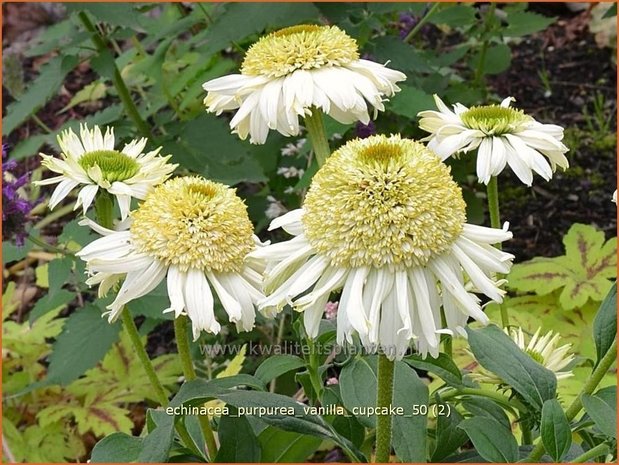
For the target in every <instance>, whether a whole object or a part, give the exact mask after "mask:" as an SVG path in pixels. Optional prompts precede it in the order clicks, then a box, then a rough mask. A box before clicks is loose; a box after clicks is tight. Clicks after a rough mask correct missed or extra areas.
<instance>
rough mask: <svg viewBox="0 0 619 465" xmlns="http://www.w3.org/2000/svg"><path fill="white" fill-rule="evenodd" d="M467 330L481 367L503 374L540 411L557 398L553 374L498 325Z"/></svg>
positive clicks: (507, 381)
mask: <svg viewBox="0 0 619 465" xmlns="http://www.w3.org/2000/svg"><path fill="white" fill-rule="evenodd" d="M466 331H467V333H468V336H469V344H470V346H471V350H472V351H473V354H474V355H475V358H476V359H477V361H478V362H479V363H480V364H481V366H483V367H484V368H486V369H487V370H490V371H491V372H492V373H495V374H496V375H498V376H500V377H501V378H502V379H503V380H504V381H505V382H506V383H507V384H509V385H510V386H512V387H513V388H514V389H515V390H516V391H518V393H519V394H520V395H521V396H522V397H523V398H524V399H525V400H526V401H527V402H528V403H529V404H531V405H532V406H533V407H535V408H537V409H538V410H541V409H542V405H543V403H544V401H546V400H548V399H554V398H555V393H556V390H557V378H556V377H555V375H554V373H553V372H552V371H550V370H547V369H546V368H544V367H543V366H542V365H540V364H539V363H537V362H536V361H534V360H533V359H532V358H531V357H530V356H529V355H527V354H525V353H524V352H522V351H521V350H520V348H519V347H518V346H517V345H516V344H515V343H514V341H512V340H511V338H510V337H509V336H507V334H505V333H504V332H503V331H501V329H499V328H498V327H497V326H496V325H490V326H487V327H485V328H481V329H476V330H475V329H471V328H467V330H466Z"/></svg>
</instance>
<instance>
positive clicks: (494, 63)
mask: <svg viewBox="0 0 619 465" xmlns="http://www.w3.org/2000/svg"><path fill="white" fill-rule="evenodd" d="M479 60H480V55H479V54H478V55H475V57H474V58H473V60H471V68H473V69H477V67H478V66H479ZM511 62H512V51H511V49H510V48H509V46H508V45H506V44H496V45H492V46H491V47H488V50H487V51H486V56H485V59H484V69H483V72H484V74H500V73H502V72H503V71H505V70H507V69H508V68H509V65H510V64H511Z"/></svg>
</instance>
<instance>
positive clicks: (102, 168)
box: [36, 125, 178, 220]
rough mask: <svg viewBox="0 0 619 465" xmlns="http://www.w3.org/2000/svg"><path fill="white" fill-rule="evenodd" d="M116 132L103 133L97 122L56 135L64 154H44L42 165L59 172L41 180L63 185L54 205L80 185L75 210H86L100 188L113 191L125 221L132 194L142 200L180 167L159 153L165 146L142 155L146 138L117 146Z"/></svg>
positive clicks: (54, 199) (57, 193)
mask: <svg viewBox="0 0 619 465" xmlns="http://www.w3.org/2000/svg"><path fill="white" fill-rule="evenodd" d="M114 142H115V141H114V130H113V129H112V128H107V129H106V130H105V135H104V134H103V133H102V132H101V129H100V128H99V127H98V126H95V127H94V128H93V129H88V127H87V126H86V125H82V126H80V136H79V137H78V136H77V134H75V133H74V132H73V131H72V130H71V129H68V130H66V131H63V132H62V133H61V134H60V135H59V136H58V145H60V149H61V150H62V153H61V158H55V157H53V156H51V155H45V154H43V153H41V154H40V155H41V157H43V162H42V165H43V166H45V167H46V168H47V169H49V170H50V171H53V172H54V173H58V174H60V176H55V177H53V178H49V179H44V180H42V181H37V182H36V184H38V185H47V184H56V183H59V184H58V186H57V187H56V189H55V190H54V192H53V194H52V196H51V198H50V200H49V208H50V209H53V208H54V207H55V206H56V205H58V203H59V202H61V201H62V200H63V199H64V198H65V197H66V196H67V195H69V193H70V192H71V191H72V190H73V189H74V188H76V187H78V186H82V187H81V188H80V191H79V194H78V195H77V202H76V203H75V209H77V208H79V207H80V206H82V208H83V210H84V213H85V212H86V210H88V208H89V207H90V205H91V204H92V202H93V201H94V199H95V196H96V195H97V192H99V189H103V190H104V191H107V192H109V193H110V194H112V195H114V196H115V197H116V199H117V200H118V206H119V208H120V214H121V217H122V219H123V220H124V219H125V218H126V217H127V215H128V214H129V209H130V204H131V198H132V197H135V198H137V199H144V197H146V194H147V193H148V192H149V191H150V190H151V189H152V188H153V186H155V185H157V184H161V183H162V182H163V181H165V180H166V179H168V177H170V175H171V174H172V172H173V171H174V170H175V169H176V167H177V166H178V165H173V164H170V163H168V160H169V159H170V157H171V155H168V156H166V157H160V156H158V154H159V151H160V150H161V147H159V148H157V149H155V150H153V151H151V152H148V153H143V150H144V147H145V146H146V143H147V140H146V139H144V138H142V139H139V140H137V139H136V140H132V141H131V142H130V143H128V144H126V145H125V146H124V148H123V149H122V150H120V151H119V150H116V149H115V148H114Z"/></svg>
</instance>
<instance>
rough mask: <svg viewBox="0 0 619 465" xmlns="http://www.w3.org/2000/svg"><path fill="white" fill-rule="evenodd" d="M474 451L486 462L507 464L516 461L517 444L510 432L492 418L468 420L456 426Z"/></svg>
mask: <svg viewBox="0 0 619 465" xmlns="http://www.w3.org/2000/svg"><path fill="white" fill-rule="evenodd" d="M458 428H460V429H463V430H464V431H465V432H466V434H467V435H468V437H469V438H470V439H471V442H472V443H473V445H474V446H475V450H476V451H477V452H478V453H479V455H480V456H481V457H483V458H484V459H485V460H487V461H488V462H498V463H509V462H515V461H517V460H518V443H517V442H516V438H515V437H514V435H513V434H512V432H511V431H510V430H509V429H508V428H506V427H505V426H504V425H502V424H500V423H499V422H498V421H496V420H493V419H492V418H483V417H475V418H468V419H466V420H464V421H462V422H460V423H459V424H458Z"/></svg>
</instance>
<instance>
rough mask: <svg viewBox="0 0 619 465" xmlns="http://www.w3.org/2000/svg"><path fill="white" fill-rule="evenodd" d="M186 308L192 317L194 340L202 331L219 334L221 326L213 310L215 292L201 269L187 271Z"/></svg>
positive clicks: (184, 291) (184, 293)
mask: <svg viewBox="0 0 619 465" xmlns="http://www.w3.org/2000/svg"><path fill="white" fill-rule="evenodd" d="M185 275H186V280H185V289H184V290H183V297H184V299H185V309H186V310H187V315H189V318H190V319H191V328H192V331H193V339H194V341H195V340H197V339H198V338H199V337H200V331H207V332H209V333H213V334H217V333H219V330H220V329H221V326H220V325H219V323H218V322H217V320H215V313H214V311H213V294H212V293H211V289H210V287H209V285H208V281H207V280H206V277H205V276H204V273H203V272H202V271H201V270H195V269H190V270H189V271H187V272H186V273H185Z"/></svg>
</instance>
